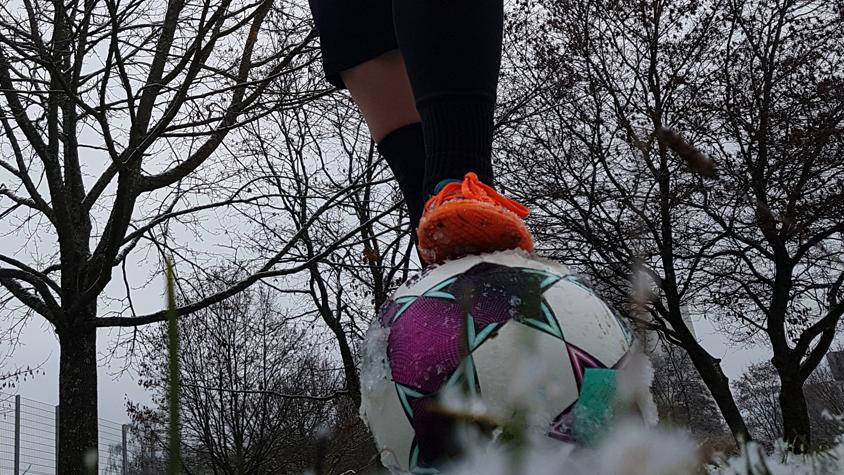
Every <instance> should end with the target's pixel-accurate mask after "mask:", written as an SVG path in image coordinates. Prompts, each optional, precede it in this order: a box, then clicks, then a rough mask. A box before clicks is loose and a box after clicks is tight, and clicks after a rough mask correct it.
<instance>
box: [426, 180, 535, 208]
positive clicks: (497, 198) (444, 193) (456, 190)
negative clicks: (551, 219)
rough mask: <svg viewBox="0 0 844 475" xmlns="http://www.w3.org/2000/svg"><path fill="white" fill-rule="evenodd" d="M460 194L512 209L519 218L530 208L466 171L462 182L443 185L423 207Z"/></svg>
mask: <svg viewBox="0 0 844 475" xmlns="http://www.w3.org/2000/svg"><path fill="white" fill-rule="evenodd" d="M461 195H462V198H464V199H468V200H477V201H482V202H485V203H492V204H496V205H499V206H502V207H504V208H506V209H508V210H510V211H512V212H513V213H515V214H516V215H517V216H518V217H520V218H526V217H527V215H528V214H530V210H528V209H527V207H525V206H524V205H523V204H521V203H519V202H517V201H513V200H511V199H510V198H507V197H504V196H501V195H500V194H498V192H497V191H495V188H493V187H491V186H489V185H487V184H485V183H483V182H482V181H481V180H479V179H478V175H476V174H475V173H474V172H469V173H467V174H466V176H465V178H464V179H463V181H462V182H458V181H456V182H452V183H448V184H447V185H445V186H444V187H443V189H442V190H440V192H439V193H437V194H436V195H434V196H432V197H431V198H430V199H429V200H428V202H427V203H425V209H430V208H431V205H433V206H434V207H437V206H440V205H442V204H443V203H445V202H447V201H451V200H453V199H456V198H460V197H461Z"/></svg>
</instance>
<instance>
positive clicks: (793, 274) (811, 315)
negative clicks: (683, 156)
mask: <svg viewBox="0 0 844 475" xmlns="http://www.w3.org/2000/svg"><path fill="white" fill-rule="evenodd" d="M725 7H726V13H725V15H724V16H725V19H724V21H725V22H726V24H725V30H726V36H725V38H724V44H723V45H722V47H721V48H719V51H718V52H719V54H720V55H721V56H720V61H719V63H718V65H719V70H718V72H717V73H716V74H715V75H714V77H713V81H712V83H711V84H710V86H711V87H707V88H706V89H707V90H708V91H707V96H708V97H707V99H706V100H704V101H703V102H702V107H701V108H698V109H696V110H695V111H694V112H693V113H692V114H690V115H693V116H695V122H696V124H695V126H694V127H695V128H699V129H698V130H701V135H704V136H705V138H702V140H701V143H702V144H703V143H705V144H706V149H707V150H708V151H710V153H711V154H712V155H713V156H714V158H715V160H716V162H717V163H719V164H720V166H719V173H720V175H721V176H720V179H719V183H718V185H717V186H715V187H712V188H709V189H708V190H707V192H706V193H705V194H704V195H703V196H702V198H703V200H702V201H701V202H700V206H699V209H700V210H701V211H703V212H705V213H706V217H707V218H708V219H707V220H706V222H708V223H710V225H711V226H712V232H711V233H710V235H717V236H721V241H720V242H719V243H718V245H716V246H714V247H713V249H712V252H711V254H710V255H709V256H707V257H710V256H711V257H712V258H716V260H715V263H714V265H713V266H712V271H711V273H712V277H713V283H714V284H715V285H714V286H713V289H712V293H711V303H712V305H713V308H717V309H719V312H720V313H722V314H724V315H725V316H727V317H728V318H730V319H731V320H733V321H737V322H741V325H742V326H744V328H745V329H746V330H749V331H745V332H744V333H745V334H747V333H758V334H760V335H762V336H764V338H765V339H766V340H767V344H769V345H770V348H771V349H772V359H771V361H772V363H773V365H774V367H775V368H776V371H777V375H778V376H779V380H780V383H781V391H780V394H779V403H780V406H781V409H782V416H783V430H784V437H785V440H786V441H787V442H788V443H789V444H791V445H792V446H793V447H794V448H795V449H798V450H799V449H800V448H801V447H811V445H812V444H811V437H810V420H809V415H808V410H807V405H806V399H805V396H804V391H803V385H804V384H805V383H806V381H807V380H808V378H809V376H810V375H811V374H812V372H813V371H814V370H815V369H816V368H817V366H818V364H820V362H821V361H822V360H823V357H824V355H825V354H826V353H827V352H828V351H829V348H830V345H831V343H832V342H833V340H834V338H835V334H836V329H837V327H838V325H839V322H840V321H841V317H842V315H844V288H842V284H844V261H842V258H841V256H842V255H844V160H842V159H844V147H842V144H844V141H843V140H842V138H844V134H842V131H844V75H842V74H841V71H842V67H844V58H842V55H841V54H840V51H841V49H842V48H844V19H843V18H842V17H841V15H840V11H838V10H837V7H836V6H834V5H832V4H829V3H828V2H822V1H786V2H778V3H775V4H771V3H768V2H762V1H729V2H727V4H726V5H725Z"/></svg>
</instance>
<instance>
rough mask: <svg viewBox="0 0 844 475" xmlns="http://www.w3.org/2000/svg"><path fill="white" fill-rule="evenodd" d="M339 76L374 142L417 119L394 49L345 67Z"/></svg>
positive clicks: (399, 59)
mask: <svg viewBox="0 0 844 475" xmlns="http://www.w3.org/2000/svg"><path fill="white" fill-rule="evenodd" d="M340 77H341V78H342V79H343V83H344V84H345V85H346V87H347V88H349V92H350V93H352V98H353V99H354V100H355V103H356V104H357V106H358V108H359V109H360V112H361V114H362V115H363V118H364V120H366V125H367V126H369V133H370V134H371V135H372V139H373V140H375V143H380V142H381V141H382V140H383V139H384V138H385V137H386V136H387V135H388V134H389V133H390V132H392V131H394V130H397V129H400V128H401V127H404V126H406V125H409V124H415V123H418V122H419V121H420V119H419V113H418V112H417V111H416V104H415V103H414V102H413V91H411V89H410V80H409V79H408V77H407V70H406V69H405V66H404V60H403V59H402V56H401V54H400V53H399V52H398V50H393V51H390V52H387V53H384V54H382V55H381V56H378V57H377V58H374V59H371V60H369V61H366V62H365V63H361V64H359V65H357V66H354V67H352V68H350V69H347V70H345V71H343V72H341V73H340Z"/></svg>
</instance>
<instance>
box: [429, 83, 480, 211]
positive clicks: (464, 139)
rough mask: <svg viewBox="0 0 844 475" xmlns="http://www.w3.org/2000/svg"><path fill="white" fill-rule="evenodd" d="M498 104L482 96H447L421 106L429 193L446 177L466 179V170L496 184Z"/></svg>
mask: <svg viewBox="0 0 844 475" xmlns="http://www.w3.org/2000/svg"><path fill="white" fill-rule="evenodd" d="M494 107H495V104H494V103H493V102H490V101H488V100H485V99H481V98H461V97H454V98H443V99H438V100H431V101H428V102H426V103H425V104H424V105H422V106H420V107H418V109H419V115H420V116H421V117H422V128H423V130H424V133H425V149H426V150H427V151H428V153H427V156H426V157H425V158H426V160H425V179H424V180H423V185H422V189H423V190H424V193H425V194H426V196H428V195H431V194H433V193H434V188H435V187H436V186H437V184H438V183H439V182H440V181H442V180H445V179H449V178H452V179H458V180H462V179H463V175H465V174H466V172H475V173H477V174H478V178H480V180H481V181H482V182H484V183H486V184H487V185H490V186H492V185H493V180H494V175H493V172H492V158H491V157H492V113H493V108H494Z"/></svg>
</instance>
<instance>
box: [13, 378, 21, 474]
mask: <svg viewBox="0 0 844 475" xmlns="http://www.w3.org/2000/svg"><path fill="white" fill-rule="evenodd" d="M14 473H15V475H20V473H21V395H20V394H17V395H15V467H14Z"/></svg>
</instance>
